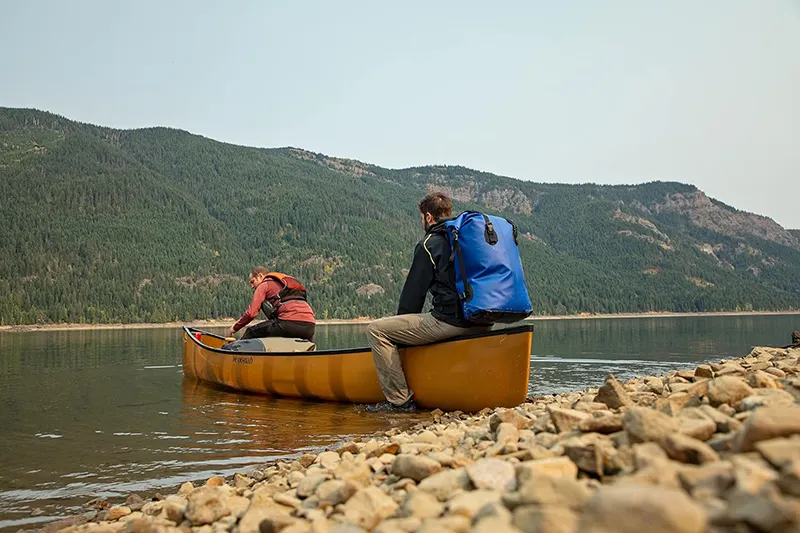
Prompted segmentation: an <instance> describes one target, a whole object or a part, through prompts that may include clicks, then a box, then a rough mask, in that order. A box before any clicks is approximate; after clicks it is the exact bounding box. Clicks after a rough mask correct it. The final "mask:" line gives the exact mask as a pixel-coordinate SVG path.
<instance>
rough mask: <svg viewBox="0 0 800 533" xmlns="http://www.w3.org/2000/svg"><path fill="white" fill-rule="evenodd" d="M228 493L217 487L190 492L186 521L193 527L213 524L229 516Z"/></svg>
mask: <svg viewBox="0 0 800 533" xmlns="http://www.w3.org/2000/svg"><path fill="white" fill-rule="evenodd" d="M228 498H229V496H228V493H227V492H226V491H224V490H222V489H221V488H219V487H216V486H214V487H200V488H198V489H195V490H194V491H192V493H191V494H190V495H189V497H188V504H187V505H186V512H185V515H186V519H187V520H189V521H190V522H191V523H192V524H193V525H195V526H201V525H203V524H213V523H214V522H216V521H217V520H219V519H220V518H222V517H223V516H226V515H228V514H230V512H231V510H230V508H229V507H228Z"/></svg>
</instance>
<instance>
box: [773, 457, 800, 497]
mask: <svg viewBox="0 0 800 533" xmlns="http://www.w3.org/2000/svg"><path fill="white" fill-rule="evenodd" d="M778 486H779V487H780V489H781V490H782V491H783V492H784V493H785V494H787V495H789V496H793V497H795V498H800V459H794V460H792V462H791V463H789V464H787V465H785V466H784V467H783V470H781V477H780V479H778Z"/></svg>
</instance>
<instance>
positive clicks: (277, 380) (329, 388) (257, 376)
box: [183, 326, 533, 412]
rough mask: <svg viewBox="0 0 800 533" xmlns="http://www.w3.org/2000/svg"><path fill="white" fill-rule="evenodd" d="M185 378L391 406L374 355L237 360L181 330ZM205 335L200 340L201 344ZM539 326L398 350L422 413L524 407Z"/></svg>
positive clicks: (262, 355)
mask: <svg viewBox="0 0 800 533" xmlns="http://www.w3.org/2000/svg"><path fill="white" fill-rule="evenodd" d="M183 330H184V332H183V372H184V375H185V376H188V377H193V378H195V379H197V380H200V381H204V382H207V383H212V384H215V385H221V386H224V387H228V388H231V389H235V390H238V391H244V392H250V393H256V394H268V395H272V396H285V397H296V398H308V399H317V400H327V401H335V402H352V403H377V402H380V401H383V400H384V399H385V398H384V396H383V393H382V392H381V387H380V384H379V382H378V374H377V372H376V370H375V364H374V363H373V360H372V352H371V351H370V349H369V348H352V349H340V350H318V351H311V352H285V353H278V352H232V351H227V350H221V349H220V347H221V346H222V345H223V344H224V343H225V339H224V338H223V337H221V336H219V335H215V334H213V333H209V332H205V331H201V330H198V329H195V328H190V327H184V328H183ZM198 333H199V334H200V335H199V337H200V338H199V339H198V338H197V337H196V335H197V334H198ZM532 340H533V326H519V327H513V328H506V329H497V330H493V331H489V332H487V333H481V334H477V335H469V336H464V337H456V338H454V339H449V340H446V341H441V342H436V343H432V344H425V345H422V346H408V347H403V348H401V349H400V356H401V359H402V361H403V369H404V371H405V374H406V379H407V381H408V384H409V387H411V390H413V391H414V398H415V400H416V402H417V405H419V406H420V407H422V408H426V409H434V408H439V409H442V410H444V411H457V410H460V411H464V412H476V411H480V410H481V409H483V408H485V407H490V408H493V407H513V406H515V405H519V404H520V403H522V402H524V401H525V398H526V396H527V393H528V378H529V375H530V358H531V355H530V354H531V342H532Z"/></svg>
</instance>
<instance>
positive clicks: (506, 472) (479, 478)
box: [466, 457, 517, 492]
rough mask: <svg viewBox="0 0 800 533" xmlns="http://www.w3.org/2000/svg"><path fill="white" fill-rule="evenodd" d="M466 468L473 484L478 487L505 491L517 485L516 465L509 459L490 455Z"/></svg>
mask: <svg viewBox="0 0 800 533" xmlns="http://www.w3.org/2000/svg"><path fill="white" fill-rule="evenodd" d="M466 468H467V474H468V475H469V478H470V480H471V481H472V484H473V485H474V486H475V487H476V488H478V489H492V490H496V491H500V492H505V491H509V490H514V489H516V487H517V479H516V473H515V472H514V466H513V465H512V464H511V463H509V462H508V461H503V460H502V459H496V458H492V457H490V458H486V459H480V460H479V461H477V462H475V463H473V464H471V465H469V466H467V467H466Z"/></svg>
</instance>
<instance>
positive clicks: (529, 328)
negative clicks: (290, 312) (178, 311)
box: [181, 324, 533, 357]
mask: <svg viewBox="0 0 800 533" xmlns="http://www.w3.org/2000/svg"><path fill="white" fill-rule="evenodd" d="M181 327H182V328H183V331H184V333H185V334H186V336H187V337H189V338H190V339H191V340H192V341H193V342H194V343H195V344H196V345H198V346H200V347H201V348H202V349H203V350H206V351H209V352H214V353H218V354H222V355H235V356H241V355H247V356H266V357H286V356H301V357H308V356H325V355H343V354H354V353H363V352H369V351H371V348H370V347H369V346H366V347H358V348H335V349H330V350H312V351H307V352H253V351H237V352H233V351H230V350H223V349H221V348H213V347H211V346H208V345H207V344H203V343H202V342H200V341H199V340H197V338H196V337H195V336H194V335H193V334H192V333H202V334H203V335H209V336H211V337H215V338H218V339H223V340H224V339H225V337H223V336H222V335H217V334H216V333H211V332H209V331H204V330H201V329H198V328H193V327H190V326H181ZM521 333H531V334H533V324H525V325H521V326H514V327H509V328H500V329H492V330H489V331H485V332H481V333H472V334H468V335H459V336H457V337H450V338H449V339H445V340H441V341H436V342H431V343H427V344H425V345H424V346H432V345H435V344H444V343H450V342H458V341H464V340H472V339H479V338H483V337H494V336H497V335H518V334H521ZM400 347H401V348H403V347H404V345H400Z"/></svg>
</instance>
